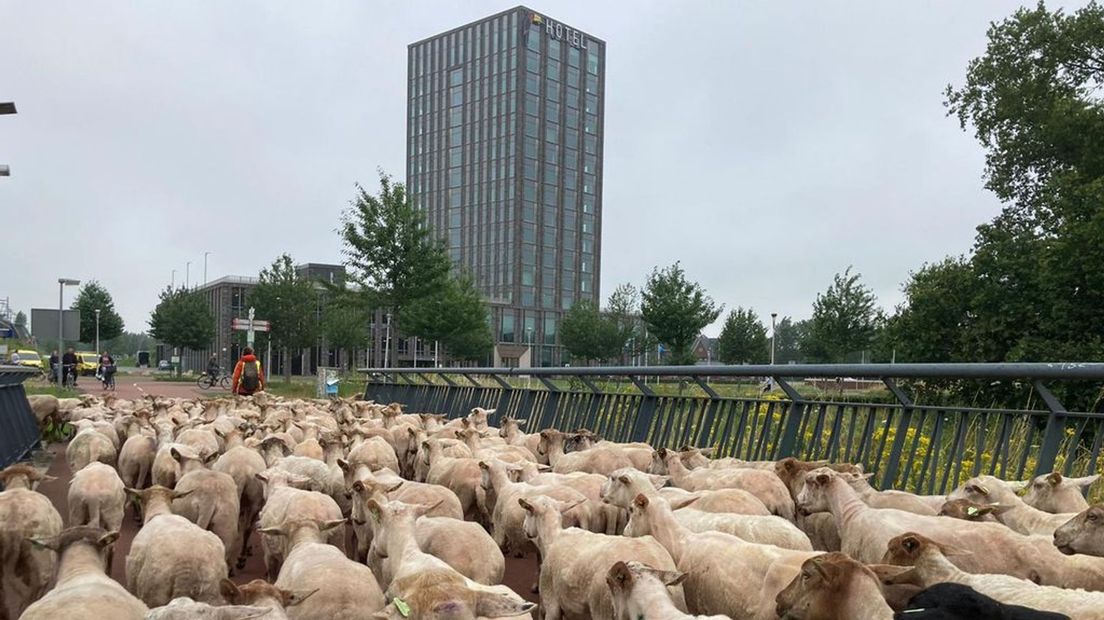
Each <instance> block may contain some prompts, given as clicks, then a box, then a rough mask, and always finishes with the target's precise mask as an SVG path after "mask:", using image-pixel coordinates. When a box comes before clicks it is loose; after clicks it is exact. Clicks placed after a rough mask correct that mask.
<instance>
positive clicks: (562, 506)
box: [556, 497, 587, 513]
mask: <svg viewBox="0 0 1104 620" xmlns="http://www.w3.org/2000/svg"><path fill="white" fill-rule="evenodd" d="M586 502H587V498H585V497H582V498H579V499H577V500H574V501H571V502H558V503H557V504H556V508H557V509H558V510H559V511H560V513H565V512H567V511H569V510H571V509H572V508H574V507H576V506H578V505H579V504H585V503H586Z"/></svg>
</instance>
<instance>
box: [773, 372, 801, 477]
mask: <svg viewBox="0 0 1104 620" xmlns="http://www.w3.org/2000/svg"><path fill="white" fill-rule="evenodd" d="M773 379H774V382H775V383H777V384H778V387H780V388H782V391H783V392H785V393H786V396H787V397H788V398H789V399H790V402H791V403H792V404H791V405H790V415H789V416H787V417H786V426H785V428H783V429H782V437H780V438H779V440H778V450H777V455H776V456H775V459H778V460H781V459H784V458H786V457H788V456H796V455H795V452H796V450H797V431H798V429H800V428H801V418H802V416H803V415H804V414H805V399H804V398H803V397H802V396H801V394H798V392H797V390H795V389H794V387H793V386H792V385H790V384H789V383H788V382H787V381H786V380H785V379H783V378H782V377H773Z"/></svg>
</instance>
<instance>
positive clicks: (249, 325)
mask: <svg viewBox="0 0 1104 620" xmlns="http://www.w3.org/2000/svg"><path fill="white" fill-rule="evenodd" d="M230 328H231V329H234V330H237V331H241V332H245V341H246V342H247V343H248V344H249V347H250V348H252V347H253V337H254V335H255V333H256V332H267V331H269V330H270V329H271V326H270V325H269V323H268V321H262V320H260V319H255V318H253V308H252V307H250V308H249V318H248V319H234V320H233V321H231V322H230Z"/></svg>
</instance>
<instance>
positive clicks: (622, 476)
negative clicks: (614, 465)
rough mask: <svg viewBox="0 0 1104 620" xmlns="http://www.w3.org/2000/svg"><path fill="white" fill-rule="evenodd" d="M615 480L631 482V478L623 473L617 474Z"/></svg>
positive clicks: (623, 482)
mask: <svg viewBox="0 0 1104 620" xmlns="http://www.w3.org/2000/svg"><path fill="white" fill-rule="evenodd" d="M617 481H618V482H620V483H621V484H625V485H627V484H630V483H631V482H632V480H631V479H630V478H629V477H628V476H626V475H624V474H622V475H620V476H618V477H617Z"/></svg>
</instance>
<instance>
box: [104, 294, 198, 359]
mask: <svg viewBox="0 0 1104 620" xmlns="http://www.w3.org/2000/svg"><path fill="white" fill-rule="evenodd" d="M149 325H150V335H151V336H153V337H154V338H155V339H157V340H159V341H161V342H164V343H165V344H168V345H169V346H172V347H173V348H179V349H203V348H206V347H208V346H210V345H211V341H212V340H214V338H215V316H214V314H213V313H212V312H211V308H210V306H208V305H207V300H206V299H204V298H203V295H201V294H199V293H195V292H192V291H189V290H187V289H185V288H184V287H180V288H178V289H175V290H174V289H172V288H170V287H166V288H165V290H163V291H161V294H160V301H159V302H158V303H157V307H156V308H154V309H153V312H152V313H150V320H149ZM101 335H102V334H101ZM177 370H178V371H179V367H178V369H177Z"/></svg>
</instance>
